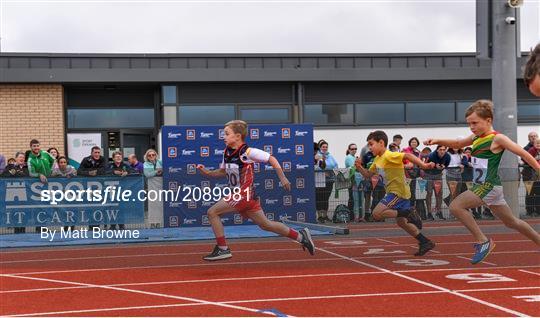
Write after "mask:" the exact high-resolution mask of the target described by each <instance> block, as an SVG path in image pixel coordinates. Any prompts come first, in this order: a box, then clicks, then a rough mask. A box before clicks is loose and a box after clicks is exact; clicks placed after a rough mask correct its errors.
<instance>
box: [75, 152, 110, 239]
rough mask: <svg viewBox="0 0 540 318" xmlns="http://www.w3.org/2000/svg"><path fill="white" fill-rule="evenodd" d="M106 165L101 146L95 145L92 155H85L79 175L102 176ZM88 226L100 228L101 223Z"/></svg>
mask: <svg viewBox="0 0 540 318" xmlns="http://www.w3.org/2000/svg"><path fill="white" fill-rule="evenodd" d="M106 167H107V161H105V158H104V157H103V156H102V155H101V148H99V147H98V146H94V147H92V149H91V150H90V156H88V157H84V158H83V160H82V161H81V165H80V166H79V169H77V175H79V176H88V177H95V176H102V175H104V174H105V169H106ZM88 228H89V230H90V231H93V230H94V228H99V225H95V224H90V225H88Z"/></svg>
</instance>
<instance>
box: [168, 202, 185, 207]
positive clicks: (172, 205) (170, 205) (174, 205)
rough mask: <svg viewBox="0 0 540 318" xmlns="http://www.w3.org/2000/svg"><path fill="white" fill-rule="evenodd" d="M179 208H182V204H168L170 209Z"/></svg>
mask: <svg viewBox="0 0 540 318" xmlns="http://www.w3.org/2000/svg"><path fill="white" fill-rule="evenodd" d="M180 206H182V202H169V207H170V208H179V207H180Z"/></svg>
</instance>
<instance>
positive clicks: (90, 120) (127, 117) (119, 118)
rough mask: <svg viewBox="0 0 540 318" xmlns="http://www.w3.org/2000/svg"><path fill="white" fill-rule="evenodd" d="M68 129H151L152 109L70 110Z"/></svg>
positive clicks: (152, 123)
mask: <svg viewBox="0 0 540 318" xmlns="http://www.w3.org/2000/svg"><path fill="white" fill-rule="evenodd" d="M67 115H68V128H89V129H93V128H153V127H154V109H153V108H115V109H107V108H96V109H88V108H72V109H68V111H67Z"/></svg>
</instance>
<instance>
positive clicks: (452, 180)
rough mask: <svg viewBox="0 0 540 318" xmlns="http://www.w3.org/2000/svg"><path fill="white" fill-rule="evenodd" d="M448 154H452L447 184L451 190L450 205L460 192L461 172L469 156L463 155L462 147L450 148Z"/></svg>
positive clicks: (447, 171) (447, 170)
mask: <svg viewBox="0 0 540 318" xmlns="http://www.w3.org/2000/svg"><path fill="white" fill-rule="evenodd" d="M448 154H449V155H450V164H449V165H448V167H446V184H447V185H448V189H449V190H450V198H449V199H450V201H449V202H448V205H450V202H452V200H454V199H455V198H456V197H457V196H458V195H459V194H460V191H459V189H461V182H462V180H461V174H462V173H463V169H464V168H465V166H466V165H467V158H466V157H465V156H463V150H462V149H453V148H448Z"/></svg>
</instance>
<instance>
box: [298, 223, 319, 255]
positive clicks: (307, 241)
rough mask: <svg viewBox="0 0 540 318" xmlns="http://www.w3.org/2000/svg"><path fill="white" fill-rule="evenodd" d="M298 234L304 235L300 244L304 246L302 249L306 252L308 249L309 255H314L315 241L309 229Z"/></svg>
mask: <svg viewBox="0 0 540 318" xmlns="http://www.w3.org/2000/svg"><path fill="white" fill-rule="evenodd" d="M298 232H300V234H302V241H301V242H300V244H302V249H303V250H304V251H305V250H306V248H307V250H308V252H309V254H311V255H314V254H315V243H313V239H312V238H311V233H310V232H309V229H308V228H304V229H302V230H300V231H298Z"/></svg>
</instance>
